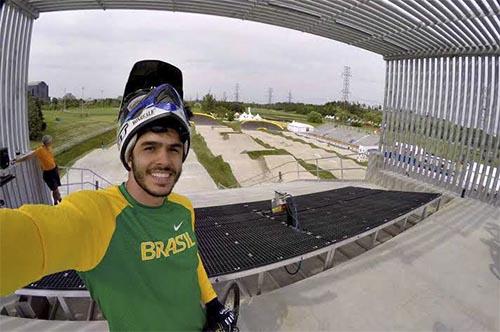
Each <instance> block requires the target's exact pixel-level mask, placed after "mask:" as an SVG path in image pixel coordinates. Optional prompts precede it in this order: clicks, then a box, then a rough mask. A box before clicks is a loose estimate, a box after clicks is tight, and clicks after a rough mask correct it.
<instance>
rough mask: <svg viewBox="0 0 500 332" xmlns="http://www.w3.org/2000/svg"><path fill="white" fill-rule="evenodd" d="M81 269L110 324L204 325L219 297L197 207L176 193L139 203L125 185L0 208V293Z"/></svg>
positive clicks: (166, 327) (164, 327)
mask: <svg viewBox="0 0 500 332" xmlns="http://www.w3.org/2000/svg"><path fill="white" fill-rule="evenodd" d="M68 269H75V270H77V271H78V272H79V274H80V276H81V277H82V279H83V280H84V281H85V284H86V285H87V288H88V289H89V291H90V293H91V295H92V298H93V299H94V300H96V301H97V302H98V304H99V306H100V307H101V310H102V312H103V314H104V316H105V317H106V319H107V320H108V323H109V327H110V329H111V330H142V331H144V330H201V329H202V327H203V325H204V322H205V315H204V311H203V307H202V302H203V303H207V302H209V301H210V300H212V299H213V298H215V297H216V294H215V292H214V290H213V288H212V285H211V284H210V282H209V280H208V277H207V274H206V272H205V269H204V268H203V264H202V263H201V260H200V258H199V255H198V247H197V240H196V235H195V233H194V210H193V207H192V205H191V202H190V201H189V200H188V199H187V198H186V197H184V196H181V195H178V194H175V193H171V194H170V195H169V196H168V197H167V199H166V200H165V202H164V204H163V205H162V206H160V207H148V206H144V205H141V204H140V203H139V202H137V201H136V200H135V199H134V198H133V197H132V196H130V195H129V194H128V192H127V190H126V189H125V186H124V185H121V186H119V187H111V188H108V189H106V190H99V191H81V192H77V193H74V194H72V195H70V196H68V197H66V198H65V199H64V200H63V201H62V203H61V204H59V205H57V206H46V205H24V206H22V207H21V208H19V209H1V210H0V295H6V294H9V293H11V292H13V291H15V290H16V289H18V288H20V287H23V286H24V285H26V284H28V283H30V282H33V281H35V280H38V279H40V278H41V277H43V276H44V275H47V274H52V273H56V272H59V271H63V270H68Z"/></svg>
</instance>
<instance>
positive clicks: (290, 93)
mask: <svg viewBox="0 0 500 332" xmlns="http://www.w3.org/2000/svg"><path fill="white" fill-rule="evenodd" d="M288 103H289V104H291V103H292V91H290V90H288Z"/></svg>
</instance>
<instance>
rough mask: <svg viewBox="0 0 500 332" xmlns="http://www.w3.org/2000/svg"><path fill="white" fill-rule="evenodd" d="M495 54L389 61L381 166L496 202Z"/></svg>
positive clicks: (499, 157)
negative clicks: (382, 161)
mask: <svg viewBox="0 0 500 332" xmlns="http://www.w3.org/2000/svg"><path fill="white" fill-rule="evenodd" d="M499 62H500V56H498V55H493V56H454V57H437V58H417V59H401V60H390V61H387V70H386V91H385V101H384V109H385V112H384V121H383V126H384V130H383V134H382V139H381V143H380V144H381V151H382V153H383V156H384V164H383V168H384V169H386V170H392V171H395V172H399V173H403V174H406V175H408V176H410V177H412V178H417V179H420V180H422V181H425V182H428V183H431V184H434V185H437V186H440V187H444V188H446V189H448V190H450V191H454V192H456V193H458V194H460V195H464V196H465V197H472V198H477V199H480V200H482V201H485V202H489V203H491V204H498V202H499V197H498V195H499V190H500V181H499V174H500V169H499V166H500V147H499V142H500V140H499V133H500V127H499V123H500V110H499V101H498V98H499V96H498V94H499V86H498V83H499Z"/></svg>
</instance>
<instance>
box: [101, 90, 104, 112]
mask: <svg viewBox="0 0 500 332" xmlns="http://www.w3.org/2000/svg"><path fill="white" fill-rule="evenodd" d="M103 95H104V90H103V89H101V105H102V111H103V112H104V96H103Z"/></svg>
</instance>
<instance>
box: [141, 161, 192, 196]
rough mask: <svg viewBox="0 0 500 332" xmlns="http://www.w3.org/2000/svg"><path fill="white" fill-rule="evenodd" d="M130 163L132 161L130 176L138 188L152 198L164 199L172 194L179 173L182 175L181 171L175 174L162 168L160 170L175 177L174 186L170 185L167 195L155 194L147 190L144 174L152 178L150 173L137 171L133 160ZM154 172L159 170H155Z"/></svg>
mask: <svg viewBox="0 0 500 332" xmlns="http://www.w3.org/2000/svg"><path fill="white" fill-rule="evenodd" d="M131 161H132V174H133V175H134V179H135V182H136V183H137V184H138V185H139V187H141V188H142V190H144V191H145V192H147V193H148V194H149V195H151V196H153V197H166V196H168V195H170V193H171V192H172V189H173V188H174V186H175V184H176V183H177V181H178V180H179V177H180V176H181V173H182V169H181V170H180V171H179V173H177V172H175V171H173V170H172V169H170V168H163V169H162V170H166V171H170V172H172V175H174V176H175V179H174V184H173V185H172V187H171V188H170V190H169V191H168V192H167V193H163V192H162V193H156V192H153V191H151V190H150V189H148V188H147V186H146V181H145V177H146V174H149V175H150V176H152V175H151V172H152V171H151V172H149V173H148V170H146V171H145V172H142V171H139V170H138V169H137V167H135V163H134V159H133V158H131ZM155 170H159V169H158V168H155Z"/></svg>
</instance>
